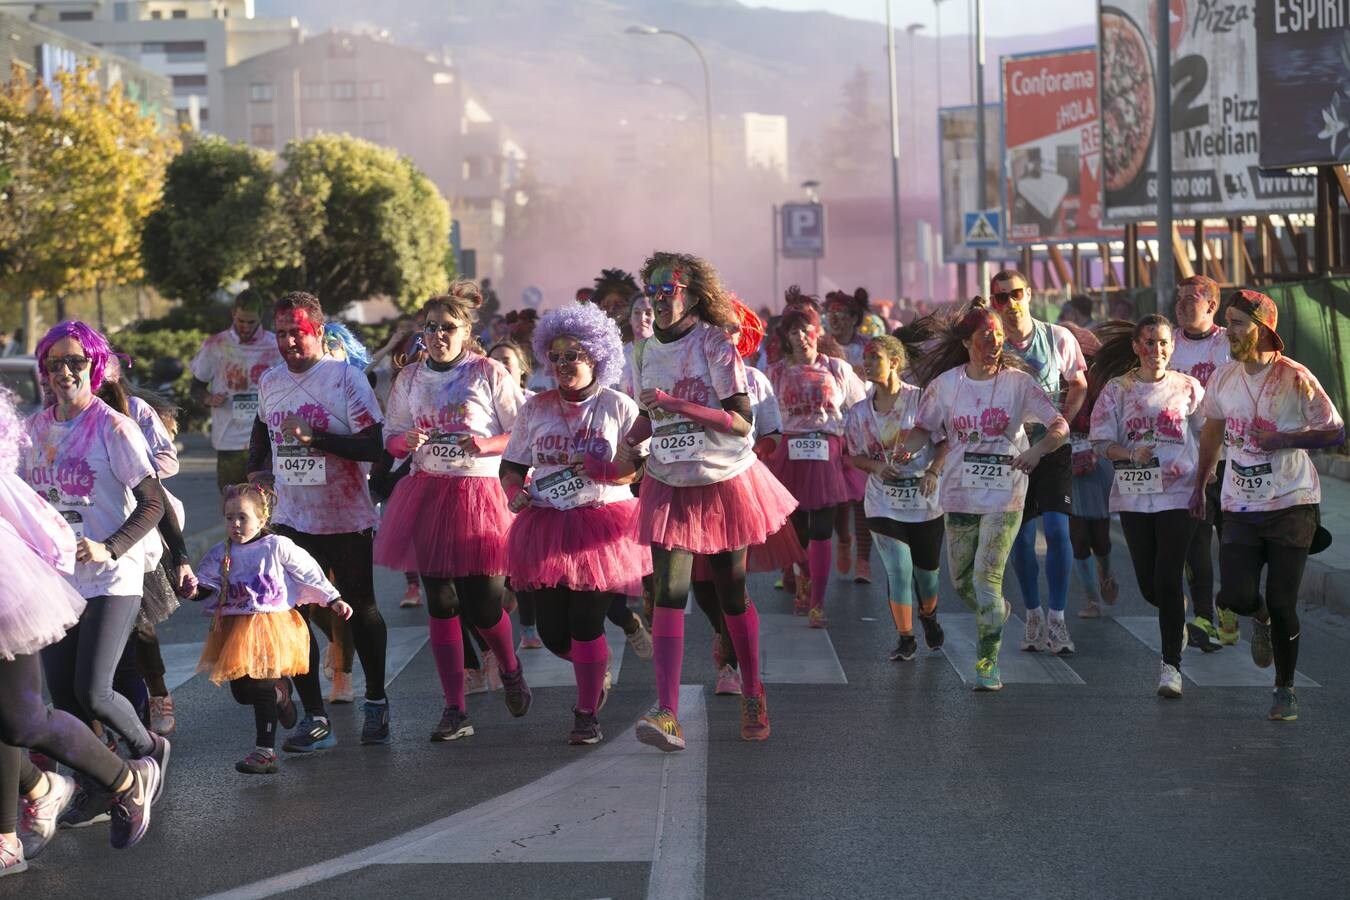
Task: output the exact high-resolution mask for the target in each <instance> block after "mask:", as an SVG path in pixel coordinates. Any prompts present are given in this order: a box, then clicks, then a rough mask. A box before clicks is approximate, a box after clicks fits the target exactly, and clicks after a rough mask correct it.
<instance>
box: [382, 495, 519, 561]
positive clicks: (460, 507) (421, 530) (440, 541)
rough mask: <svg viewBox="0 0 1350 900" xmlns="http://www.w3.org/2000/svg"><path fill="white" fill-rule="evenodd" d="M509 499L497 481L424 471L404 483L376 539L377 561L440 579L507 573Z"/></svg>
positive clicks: (385, 516)
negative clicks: (426, 472)
mask: <svg viewBox="0 0 1350 900" xmlns="http://www.w3.org/2000/svg"><path fill="white" fill-rule="evenodd" d="M511 520H512V517H511V512H510V510H508V509H507V508H506V495H505V494H503V493H502V486H501V483H500V482H499V481H497V479H495V478H485V477H481V476H469V477H463V478H447V477H445V476H441V475H428V474H424V473H421V472H418V473H417V474H415V475H410V476H408V477H407V478H404V479H403V480H402V481H400V482H399V483H398V487H396V488H395V489H394V496H392V497H390V498H389V505H388V507H387V508H386V509H385V511H384V524H383V525H381V526H380V531H379V533H378V534H377V535H376V536H375V562H376V563H378V564H379V565H382V566H385V567H386V568H390V569H393V570H394V571H396V572H416V573H417V574H418V575H431V576H433V577H436V578H463V577H465V576H468V575H493V576H496V575H505V574H507V571H508V568H507V563H506V532H507V529H509V528H510V527H511Z"/></svg>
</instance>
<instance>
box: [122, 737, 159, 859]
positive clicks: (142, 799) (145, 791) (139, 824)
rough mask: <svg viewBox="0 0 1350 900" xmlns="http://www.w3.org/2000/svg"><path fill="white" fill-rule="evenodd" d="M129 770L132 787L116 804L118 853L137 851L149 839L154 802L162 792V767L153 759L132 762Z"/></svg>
mask: <svg viewBox="0 0 1350 900" xmlns="http://www.w3.org/2000/svg"><path fill="white" fill-rule="evenodd" d="M127 766H128V767H129V768H130V769H131V787H129V788H127V789H126V790H125V791H122V792H121V793H120V794H118V795H117V796H116V797H115V798H114V799H113V804H112V845H113V849H114V850H125V849H127V848H128V847H134V846H136V845H137V844H139V843H140V842H141V838H143V837H145V832H146V831H147V830H148V829H149V828H150V807H151V805H152V803H153V800H152V798H153V797H154V796H155V795H157V794H158V793H159V792H160V783H159V776H160V772H159V763H157V762H155V758H154V757H153V756H147V757H145V758H144V759H133V760H130V761H129V762H128V763H127Z"/></svg>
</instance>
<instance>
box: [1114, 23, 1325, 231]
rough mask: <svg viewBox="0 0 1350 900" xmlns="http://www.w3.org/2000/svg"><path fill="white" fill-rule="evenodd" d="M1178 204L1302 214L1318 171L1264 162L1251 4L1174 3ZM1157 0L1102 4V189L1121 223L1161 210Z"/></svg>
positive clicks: (1209, 210) (1221, 211) (1200, 211)
mask: <svg viewBox="0 0 1350 900" xmlns="http://www.w3.org/2000/svg"><path fill="white" fill-rule="evenodd" d="M1168 8H1169V14H1170V20H1171V30H1170V32H1171V33H1170V37H1171V47H1172V62H1171V75H1172V91H1171V93H1172V105H1171V116H1172V134H1171V135H1170V139H1171V141H1172V201H1173V204H1174V206H1173V212H1174V213H1175V214H1176V215H1177V216H1182V217H1193V216H1205V215H1212V216H1216V217H1224V216H1235V215H1239V214H1244V213H1254V214H1261V213H1273V212H1297V211H1302V210H1307V209H1311V208H1312V206H1313V194H1314V184H1313V179H1312V178H1311V177H1293V176H1290V175H1288V174H1286V173H1284V172H1265V171H1262V169H1261V164H1260V139H1259V134H1258V130H1259V127H1260V121H1261V104H1260V99H1259V98H1258V96H1257V79H1256V25H1255V19H1254V17H1253V16H1252V15H1251V10H1250V7H1249V6H1247V5H1246V4H1244V3H1216V2H1214V0H1168ZM1157 19H1158V16H1157V2H1156V0H1104V2H1102V3H1101V4H1100V5H1099V8H1098V33H1099V41H1098V46H1099V47H1100V48H1101V54H1100V55H1101V58H1100V62H1099V69H1100V71H1099V90H1100V95H1101V102H1100V104H1099V106H1100V109H1101V128H1102V172H1103V180H1104V182H1105V183H1104V185H1103V196H1104V198H1105V207H1106V217H1107V219H1108V220H1110V221H1114V222H1129V221H1137V220H1140V219H1152V218H1154V217H1155V216H1156V215H1157V166H1156V154H1155V149H1156V147H1155V145H1156V140H1157V137H1158V136H1157V135H1156V134H1155V131H1156V129H1157V121H1158V118H1157V113H1156V109H1155V104H1156V98H1157V82H1156V71H1155V66H1154V62H1155V61H1156V59H1157V55H1158V53H1157V43H1156V40H1155V33H1156V29H1155V27H1154V25H1155V23H1156V22H1157Z"/></svg>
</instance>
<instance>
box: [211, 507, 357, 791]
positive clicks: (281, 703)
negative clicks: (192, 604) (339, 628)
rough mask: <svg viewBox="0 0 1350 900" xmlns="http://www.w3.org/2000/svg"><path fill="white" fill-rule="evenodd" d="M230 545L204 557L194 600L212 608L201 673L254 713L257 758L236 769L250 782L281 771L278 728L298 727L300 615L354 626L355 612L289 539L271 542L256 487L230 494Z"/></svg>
mask: <svg viewBox="0 0 1350 900" xmlns="http://www.w3.org/2000/svg"><path fill="white" fill-rule="evenodd" d="M222 511H223V512H224V514H225V540H224V541H223V542H222V543H219V544H216V545H215V546H214V547H212V548H211V549H210V550H208V551H206V555H205V556H203V557H202V561H201V563H200V565H198V567H197V570H198V572H199V577H198V583H199V585H200V587H199V588H198V590H197V593H196V596H194V597H193V599H194V600H203V599H205V600H207V604H206V606H205V607H204V609H203V612H204V613H205V614H206V615H209V616H211V617H212V619H211V628H210V630H209V631H208V632H207V635H206V644H205V645H204V646H203V647H202V655H201V659H200V660H199V661H198V663H197V671H198V672H207V673H209V674H210V678H211V681H212V682H213V683H215V684H218V685H219V684H223V683H225V682H226V681H228V682H229V683H230V693H231V694H232V695H233V696H234V699H235V701H236V702H237V703H240V704H242V705H243V706H252V707H253V719H254V725H255V740H254V746H253V750H252V751H250V752H249V754H248V755H247V756H245V757H244V758H243V759H241V760H240V761H239V762H237V763H235V764H234V768H235V771H237V772H241V773H243V774H245V775H273V774H275V773H276V771H277V751H276V746H277V743H276V741H277V724H278V723H280V724H281V726H282V727H283V728H293V727H295V718H296V713H295V703H294V702H293V701H292V700H291V680H290V677H289V676H292V675H296V674H298V673H300V672H304V671H306V670H307V669H308V668H309V662H310V652H309V640H310V636H309V627H308V626H307V625H306V624H305V620H304V619H303V618H302V617H301V616H300V614H299V613H298V612H296V611H295V607H297V606H300V605H302V604H318V605H320V606H326V607H328V608H329V609H330V610H332V612H333V615H335V616H340V617H341V618H343V619H350V618H351V616H352V608H351V607H350V606H348V605H347V604H346V603H344V602H343V601H342V600H341V599H340V598H339V597H338V592H337V588H335V587H333V585H332V584H330V583H329V581H328V579H327V578H325V577H324V574H323V572H322V571H321V570H320V569H319V564H318V563H317V562H315V561H314V557H312V556H310V555H309V554H308V553H306V552H305V551H304V550H302V549H300V547H299V546H297V545H296V543H295V542H294V541H292V540H291V539H290V538H287V537H283V536H282V535H279V534H272V533H271V532H270V531H268V530H267V523H268V520H269V517H270V515H271V511H272V499H271V496H270V492H269V491H267V489H266V488H263V487H259V486H258V485H252V484H237V485H230V486H228V487H226V488H225V502H224V506H223V509H222Z"/></svg>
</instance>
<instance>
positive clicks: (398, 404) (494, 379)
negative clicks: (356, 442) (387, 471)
mask: <svg viewBox="0 0 1350 900" xmlns="http://www.w3.org/2000/svg"><path fill="white" fill-rule="evenodd" d="M524 402H525V397H524V395H523V394H522V393H521V390H520V386H519V383H518V382H517V381H516V380H515V379H513V378H512V377H511V373H510V372H509V371H507V368H506V367H505V366H503V365H502V364H501V363H499V362H497V360H495V359H491V358H489V357H486V356H483V355H482V354H481V353H474V352H472V351H470V352H467V353H465V354H464V357H463V359H461V360H460V361H459V362H458V363H457V364H456V365H455V366H454V368H452V369H449V370H448V371H445V372H437V371H436V370H435V369H432V368H431V367H430V366H428V365H427V364H426V363H425V362H422V363H419V364H418V365H416V366H409V367H408V368H406V369H404V370H403V371H402V372H400V373H399V375H398V381H396V382H394V390H393V392H392V393H390V395H389V419H388V421H387V422H385V428H384V431H385V439H386V440H391V439H393V438H394V437H396V436H397V435H400V434H404V433H405V432H407V431H409V430H410V429H411V428H412V427H413V426H414V425H416V426H417V427H418V428H419V429H421V430H422V431H425V432H427V433H428V434H430V435H431V439H430V440H428V441H427V442H426V443H425V444H423V445H422V446H421V447H420V448H418V450H417V452H415V453H414V454H413V455H412V467H413V469H412V470H413V472H425V473H427V474H429V475H442V476H446V477H450V478H466V477H477V478H496V477H497V470H498V468H500V466H501V461H502V458H501V456H499V455H495V456H473V455H468V454H464V453H462V452H460V451H459V450H458V449H457V444H456V441H455V435H460V434H470V435H473V436H475V437H481V438H490V437H496V436H497V435H501V434H507V433H509V432H510V431H511V430H512V429H513V428H514V427H515V424H516V415H517V413H518V412H519V411H520V407H521V404H522V403H524Z"/></svg>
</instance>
